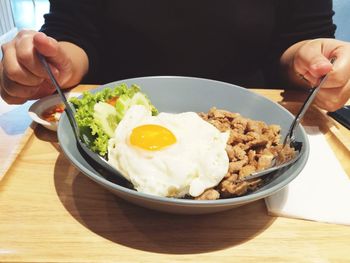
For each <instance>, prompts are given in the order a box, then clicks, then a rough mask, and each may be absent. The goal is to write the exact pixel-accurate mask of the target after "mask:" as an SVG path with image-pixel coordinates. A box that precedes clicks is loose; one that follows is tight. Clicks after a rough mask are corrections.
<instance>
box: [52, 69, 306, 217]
mask: <svg viewBox="0 0 350 263" xmlns="http://www.w3.org/2000/svg"><path fill="white" fill-rule="evenodd" d="M118 83H126V84H128V85H129V86H130V85H132V84H136V85H139V86H140V87H141V90H142V92H144V93H145V94H147V96H148V97H149V99H150V100H151V101H152V103H153V104H154V105H155V106H156V107H157V109H158V110H159V112H173V113H179V112H186V111H194V112H207V111H208V110H209V109H210V108H211V107H217V108H220V109H225V110H229V111H231V112H238V113H240V114H241V115H242V116H243V117H247V118H251V119H254V120H261V121H264V122H266V123H267V124H277V125H280V126H281V129H282V135H284V134H285V133H286V132H287V131H288V128H289V126H290V124H291V122H292V121H293V115H292V114H291V113H290V112H289V111H287V110H286V109H284V108H283V107H282V106H280V105H279V104H277V103H275V102H273V101H271V100H269V99H267V98H265V97H263V96H261V95H258V94H255V93H253V92H252V91H250V90H248V89H245V88H242V87H239V86H235V85H232V84H228V83H224V82H220V81H214V80H208V79H201V78H192V77H173V76H159V77H143V78H134V79H126V80H121V81H117V82H113V83H108V84H105V85H103V86H100V87H98V88H97V89H94V90H92V91H91V92H96V91H99V90H101V89H104V88H107V87H113V86H114V85H115V84H118ZM295 136H296V139H297V140H298V141H301V142H302V143H303V144H304V145H305V153H304V154H303V156H301V157H300V159H299V160H298V161H297V162H296V163H294V164H293V165H291V166H289V167H287V168H285V169H283V170H281V171H278V173H279V174H278V176H276V177H275V178H274V179H272V180H271V181H269V182H268V183H266V184H265V185H264V186H262V187H261V188H259V189H258V190H257V191H255V192H252V193H249V194H247V195H244V196H241V197H234V198H227V199H219V200H208V201H203V200H187V199H175V198H163V197H157V196H153V195H148V194H143V193H140V192H137V191H135V190H132V189H130V188H128V187H126V186H124V185H122V184H121V183H119V182H118V181H117V180H115V178H111V177H110V176H109V175H106V174H104V173H103V172H102V171H101V170H99V169H98V168H96V167H94V166H93V165H92V164H91V162H89V160H88V157H87V156H84V155H83V153H81V152H80V151H79V149H78V148H77V145H76V144H75V139H74V134H73V131H72V129H71V126H70V124H69V121H68V119H67V116H66V114H65V113H63V114H62V116H61V118H60V121H59V125H58V140H59V143H60V146H61V148H62V150H63V152H64V153H65V155H66V156H67V158H68V159H69V160H70V161H71V162H72V164H73V165H74V166H76V167H77V168H78V169H79V170H80V171H81V172H82V173H83V174H85V175H86V176H87V177H89V178H90V179H92V180H93V181H94V182H96V183H97V184H99V185H101V186H102V187H104V188H106V189H107V190H109V191H111V192H112V193H114V194H116V195H117V196H118V197H120V198H123V199H125V200H127V201H129V202H131V203H134V204H136V205H140V206H143V207H147V208H150V209H155V210H159V211H164V212H170V213H181V214H204V213H213V212H219V211H223V210H227V209H231V208H234V207H238V206H241V205H244V204H248V203H250V202H253V201H256V200H258V199H262V198H265V197H267V196H269V195H272V194H274V193H276V192H277V191H279V190H281V189H282V188H283V187H285V186H286V185H287V184H288V183H289V182H291V181H292V180H293V179H294V178H295V177H297V176H298V174H299V173H300V172H301V170H302V169H303V168H304V166H305V164H306V162H307V159H308V155H309V142H308V139H307V135H306V133H305V131H304V129H303V128H302V126H299V127H298V128H297V129H296V133H295Z"/></svg>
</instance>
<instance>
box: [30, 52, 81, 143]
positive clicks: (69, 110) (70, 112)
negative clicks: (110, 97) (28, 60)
mask: <svg viewBox="0 0 350 263" xmlns="http://www.w3.org/2000/svg"><path fill="white" fill-rule="evenodd" d="M37 55H38V57H39V59H40V61H41V62H42V64H43V66H44V67H45V69H46V71H47V74H48V75H49V78H50V80H51V82H52V83H53V84H54V86H55V88H56V91H57V93H58V95H59V96H60V97H61V99H62V101H63V103H64V105H65V109H64V110H65V112H66V113H67V116H68V120H69V122H70V124H71V126H72V127H73V129H74V134H75V136H76V137H77V139H79V132H78V127H77V123H76V122H75V117H74V113H73V110H72V108H71V106H70V104H69V102H68V101H67V98H66V96H65V95H64V94H63V92H62V90H61V88H60V86H59V84H58V82H57V80H56V78H55V76H54V75H53V73H52V71H51V68H50V66H49V64H48V63H47V61H46V59H45V57H44V56H43V55H41V54H39V53H37Z"/></svg>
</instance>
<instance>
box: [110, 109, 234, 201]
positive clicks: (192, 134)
mask: <svg viewBox="0 0 350 263" xmlns="http://www.w3.org/2000/svg"><path fill="white" fill-rule="evenodd" d="M145 124H157V125H161V126H163V127H165V128H167V129H169V130H170V131H171V132H172V133H173V134H174V135H175V137H176V143H174V144H172V145H170V146H168V147H166V148H164V149H161V150H158V151H148V150H145V149H142V148H140V147H137V146H134V145H131V144H130V141H129V137H130V134H131V132H132V130H133V129H134V128H135V127H138V126H140V125H145ZM228 136H229V134H228V133H221V132H220V131H219V130H218V129H216V128H215V127H214V126H213V125H211V124H209V123H208V122H206V121H204V120H203V119H201V118H200V117H199V116H198V114H197V113H195V112H184V113H179V114H172V113H160V114H159V115H158V116H152V114H151V112H150V111H149V110H148V109H146V108H145V107H143V106H141V105H135V106H132V107H131V108H130V109H129V110H128V111H127V112H126V114H125V116H124V118H123V119H122V121H121V122H120V123H119V125H118V126H117V129H116V130H115V133H114V136H113V137H112V138H111V139H110V140H109V145H108V160H109V163H110V164H111V165H113V166H114V167H116V168H117V169H118V170H119V171H121V173H122V174H123V175H124V176H125V178H127V179H128V180H129V181H130V182H131V183H132V184H133V185H134V187H135V189H136V190H137V191H139V192H143V193H147V194H152V195H157V196H162V197H183V196H185V195H186V194H189V195H191V196H194V197H196V196H199V195H200V194H202V193H203V192H204V191H205V189H207V188H210V187H213V186H216V185H217V184H218V183H219V182H220V181H221V180H222V178H223V177H224V176H225V174H226V173H227V171H228V166H229V159H228V156H227V153H226V150H225V148H226V142H227V140H228Z"/></svg>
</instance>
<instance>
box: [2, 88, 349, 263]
mask: <svg viewBox="0 0 350 263" xmlns="http://www.w3.org/2000/svg"><path fill="white" fill-rule="evenodd" d="M90 88H92V86H79V87H78V90H85V89H90ZM254 91H255V92H258V93H260V94H263V95H264V96H267V97H269V98H270V99H273V100H275V101H284V102H281V103H282V104H284V105H285V106H286V107H287V108H290V109H291V111H295V110H296V109H297V107H298V105H299V104H300V100H302V97H303V94H300V93H294V94H292V95H290V94H289V95H288V96H289V97H288V96H287V94H285V92H283V91H282V90H254ZM287 101H288V103H287ZM315 116H316V117H315ZM316 118H317V119H316ZM320 121H321V123H320ZM306 122H308V123H309V124H310V123H313V124H314V123H317V124H318V125H319V126H320V128H321V130H322V131H323V132H324V133H325V135H326V138H327V140H328V142H329V143H330V145H331V146H332V149H333V150H334V152H335V154H336V155H337V157H338V159H339V160H340V161H341V163H342V165H343V167H344V169H345V170H346V171H347V174H348V175H349V174H350V167H349V160H350V156H349V154H350V153H349V151H348V150H349V149H348V148H347V147H348V145H346V142H347V141H348V139H349V138H350V133H349V131H348V130H346V129H342V127H340V126H339V125H338V124H337V123H335V122H333V121H332V120H330V119H329V118H328V117H327V116H326V115H324V113H322V112H320V111H318V110H317V109H316V108H314V109H313V110H312V111H310V114H308V118H307V119H306ZM28 137H29V138H28V140H27V142H26V143H25V145H24V147H23V148H22V151H21V152H20V153H19V155H18V156H17V159H16V160H15V162H14V163H13V165H12V166H11V168H10V169H9V170H8V172H7V174H6V175H5V177H4V179H3V180H2V181H1V182H0V262H152V263H154V262H251V263H253V262H254V263H256V262H272V263H273V262H287V263H288V262H293V263H294V262H300V263H302V262H307V263H310V262H322V263H323V262H336V263H345V262H350V251H349V247H350V245H349V244H350V227H347V226H341V225H334V224H324V223H317V222H310V221H305V220H294V219H287V218H282V217H273V216H268V215H267V211H266V207H265V204H264V201H263V200H260V201H257V202H254V203H252V204H250V205H245V206H242V207H239V208H236V209H233V210H230V211H226V212H222V213H217V214H211V215H201V216H181V215H172V214H165V213H160V212H155V211H151V210H147V209H144V208H140V207H137V206H134V205H131V204H129V203H126V202H125V201H123V200H121V199H119V198H117V197H116V196H114V195H113V194H111V193H110V192H108V191H107V190H104V189H103V188H101V187H99V186H98V185H97V184H95V183H94V182H92V181H90V180H89V179H88V178H87V177H86V176H84V175H83V174H81V173H80V172H79V171H78V170H77V169H76V168H75V167H74V166H73V165H72V164H71V163H70V162H69V161H68V160H67V158H66V157H65V156H64V154H63V152H62V151H61V150H60V146H59V143H58V140H57V136H56V134H55V133H54V132H51V131H48V130H46V129H45V128H43V127H41V126H37V127H36V128H35V129H32V130H31V135H30V136H28ZM342 140H344V141H345V144H343V142H342ZM344 209H349V208H344Z"/></svg>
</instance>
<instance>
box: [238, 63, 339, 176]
mask: <svg viewBox="0 0 350 263" xmlns="http://www.w3.org/2000/svg"><path fill="white" fill-rule="evenodd" d="M334 61H335V58H332V59H331V60H330V62H331V63H332V64H333V63H334ZM327 78H328V74H326V75H324V76H323V77H322V78H321V80H320V82H319V84H318V85H317V87H315V88H313V89H311V90H310V93H309V95H308V97H307V98H306V100H305V101H304V104H303V105H302V106H301V108H300V110H299V112H298V113H297V114H296V115H295V118H294V120H293V122H292V124H291V125H290V127H289V130H288V132H287V134H286V135H285V137H284V139H283V146H282V149H283V148H284V147H285V146H286V145H289V146H290V147H291V148H294V149H295V150H296V151H297V153H296V154H295V156H294V157H293V158H292V159H290V160H288V161H286V162H281V161H280V155H277V156H275V157H274V158H273V160H272V164H271V166H270V167H269V168H267V169H264V170H261V171H257V172H254V173H252V174H250V175H248V176H246V177H244V178H242V179H241V180H243V181H246V180H250V179H255V178H259V177H262V176H265V175H267V174H270V173H271V172H274V171H277V170H279V169H282V168H284V167H286V166H288V165H290V164H293V163H295V162H296V161H297V160H298V159H299V158H300V156H301V155H302V154H303V153H304V147H303V143H302V142H299V141H296V139H295V136H294V131H295V128H296V127H297V126H298V125H299V123H300V121H301V120H302V119H303V117H304V115H305V113H306V111H307V110H308V109H309V107H310V105H311V103H312V102H313V101H314V99H315V97H316V95H317V93H318V91H319V90H320V88H321V87H322V86H323V84H324V83H325V82H326V81H327Z"/></svg>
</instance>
